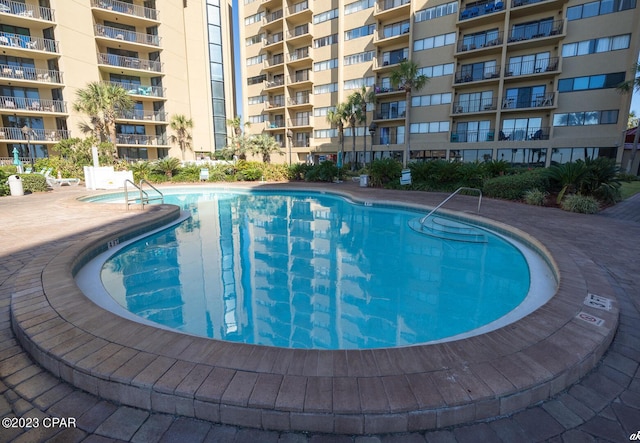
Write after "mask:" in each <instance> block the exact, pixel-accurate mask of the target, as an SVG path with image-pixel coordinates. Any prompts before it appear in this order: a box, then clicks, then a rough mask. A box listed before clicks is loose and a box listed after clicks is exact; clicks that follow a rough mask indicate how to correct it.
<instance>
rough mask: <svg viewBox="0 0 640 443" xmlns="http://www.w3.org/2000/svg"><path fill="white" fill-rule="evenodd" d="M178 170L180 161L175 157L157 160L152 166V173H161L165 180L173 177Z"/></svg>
mask: <svg viewBox="0 0 640 443" xmlns="http://www.w3.org/2000/svg"><path fill="white" fill-rule="evenodd" d="M179 169H180V160H179V159H177V158H175V157H165V158H163V159H160V160H157V161H156V162H155V163H154V165H153V170H154V172H157V173H163V174H164V175H165V176H166V178H169V179H170V178H171V177H173V175H174V174H176V173H177V172H178V170H179Z"/></svg>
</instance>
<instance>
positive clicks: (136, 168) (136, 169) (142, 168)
mask: <svg viewBox="0 0 640 443" xmlns="http://www.w3.org/2000/svg"><path fill="white" fill-rule="evenodd" d="M129 168H130V170H131V172H132V173H133V181H134V182H136V183H139V182H140V180H149V175H150V174H151V171H152V168H151V163H149V162H147V161H139V162H136V163H132V164H131V165H130V166H129Z"/></svg>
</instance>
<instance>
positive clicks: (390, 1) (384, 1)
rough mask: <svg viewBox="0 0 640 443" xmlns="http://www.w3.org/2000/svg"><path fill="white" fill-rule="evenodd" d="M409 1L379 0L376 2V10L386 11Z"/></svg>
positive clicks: (409, 0) (409, 1)
mask: <svg viewBox="0 0 640 443" xmlns="http://www.w3.org/2000/svg"><path fill="white" fill-rule="evenodd" d="M408 3H411V0H381V1H379V2H378V3H377V9H376V12H382V11H386V10H388V9H393V8H397V7H399V6H403V5H406V4H408Z"/></svg>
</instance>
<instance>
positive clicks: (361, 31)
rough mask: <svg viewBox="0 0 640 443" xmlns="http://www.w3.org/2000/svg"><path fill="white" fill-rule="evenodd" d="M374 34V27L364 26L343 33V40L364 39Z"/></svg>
mask: <svg viewBox="0 0 640 443" xmlns="http://www.w3.org/2000/svg"><path fill="white" fill-rule="evenodd" d="M374 32H376V25H365V26H361V27H359V28H355V29H350V30H348V31H345V33H344V39H345V40H353V39H356V38H360V37H366V36H367V35H371V34H373V33H374Z"/></svg>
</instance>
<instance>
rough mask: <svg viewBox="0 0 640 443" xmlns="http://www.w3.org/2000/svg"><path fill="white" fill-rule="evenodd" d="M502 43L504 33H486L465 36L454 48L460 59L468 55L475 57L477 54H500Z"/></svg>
mask: <svg viewBox="0 0 640 443" xmlns="http://www.w3.org/2000/svg"><path fill="white" fill-rule="evenodd" d="M503 42H504V32H502V31H500V32H495V31H493V32H487V33H486V34H479V35H477V34H476V35H466V36H464V37H463V38H462V39H461V40H460V41H458V45H457V46H456V56H457V57H460V56H463V55H466V54H467V53H469V56H475V55H477V54H478V52H482V55H484V54H485V53H492V52H500V51H501V50H502V46H501V45H502V43H503Z"/></svg>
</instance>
